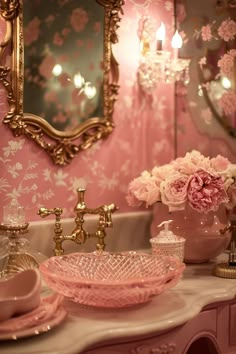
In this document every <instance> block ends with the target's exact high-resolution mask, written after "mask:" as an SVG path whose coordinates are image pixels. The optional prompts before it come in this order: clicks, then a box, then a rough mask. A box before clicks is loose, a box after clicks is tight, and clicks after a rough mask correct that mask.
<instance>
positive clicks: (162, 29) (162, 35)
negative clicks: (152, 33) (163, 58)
mask: <svg viewBox="0 0 236 354" xmlns="http://www.w3.org/2000/svg"><path fill="white" fill-rule="evenodd" d="M165 34H166V30H165V26H164V24H163V22H162V23H161V25H160V27H159V28H158V30H157V33H156V39H157V50H158V51H159V50H162V45H163V42H164V39H165Z"/></svg>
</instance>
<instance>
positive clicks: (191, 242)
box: [151, 203, 231, 263]
mask: <svg viewBox="0 0 236 354" xmlns="http://www.w3.org/2000/svg"><path fill="white" fill-rule="evenodd" d="M229 218H230V214H229V212H228V211H227V210H226V209H225V208H224V207H223V206H221V207H220V208H219V210H218V211H216V212H209V213H208V214H204V213H199V212H197V211H195V210H193V209H192V208H190V207H189V208H188V209H186V210H183V211H175V212H171V213H169V212H168V208H167V206H166V205H163V204H161V203H160V204H156V205H155V206H154V215H153V221H152V225H151V236H152V237H153V236H156V235H157V234H158V232H159V231H160V230H159V229H158V228H157V225H158V224H159V223H160V222H162V221H163V220H173V222H172V223H171V224H170V227H169V228H170V230H172V231H173V232H174V234H176V235H178V236H181V237H184V238H185V239H186V242H185V250H184V261H185V262H186V263H204V262H208V261H209V260H210V259H213V258H215V257H217V256H218V255H220V254H221V253H222V252H223V251H225V249H226V248H227V247H228V245H229V242H230V239H231V232H229V231H227V232H224V233H222V232H221V231H222V230H223V229H224V228H225V227H226V226H228V225H229V222H230V221H229Z"/></svg>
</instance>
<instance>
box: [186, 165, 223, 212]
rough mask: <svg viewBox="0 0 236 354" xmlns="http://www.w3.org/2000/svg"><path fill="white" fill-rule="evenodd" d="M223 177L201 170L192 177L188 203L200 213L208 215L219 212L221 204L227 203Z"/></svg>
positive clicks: (189, 185)
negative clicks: (211, 212)
mask: <svg viewBox="0 0 236 354" xmlns="http://www.w3.org/2000/svg"><path fill="white" fill-rule="evenodd" d="M228 200H229V198H228V197H227V194H226V191H225V189H224V182H223V179H222V177H220V176H216V175H213V174H211V173H209V172H207V171H204V170H199V171H197V172H196V173H194V175H193V176H191V177H190V181H189V184H188V202H189V204H190V206H191V207H192V208H193V209H194V210H197V211H198V212H203V213H208V212H209V211H216V210H218V208H219V206H220V204H222V203H227V202H228Z"/></svg>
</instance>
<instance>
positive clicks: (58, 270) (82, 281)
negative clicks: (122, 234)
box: [40, 252, 185, 308]
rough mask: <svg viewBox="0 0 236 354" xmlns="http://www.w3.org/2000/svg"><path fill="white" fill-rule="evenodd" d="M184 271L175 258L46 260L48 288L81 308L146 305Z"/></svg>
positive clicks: (42, 267) (93, 255)
mask: <svg viewBox="0 0 236 354" xmlns="http://www.w3.org/2000/svg"><path fill="white" fill-rule="evenodd" d="M184 268H185V265H184V263H182V262H180V261H179V260H178V259H176V258H174V257H167V256H160V255H158V256H157V255H152V254H148V253H138V252H137V253H136V252H124V253H108V252H102V253H97V252H93V253H72V254H68V255H64V256H55V257H51V258H49V259H47V260H46V261H44V262H43V263H41V265H40V271H41V273H42V275H43V278H44V280H45V282H46V283H47V285H48V286H49V287H50V288H52V289H53V290H54V291H56V292H58V293H59V294H62V295H64V296H65V297H68V298H70V299H71V300H72V301H75V302H78V303H80V304H84V305H89V306H97V307H107V308H119V307H125V306H131V305H136V304H141V303H144V302H147V301H149V300H150V299H151V298H152V297H153V296H154V295H158V294H160V293H162V292H163V291H165V290H167V289H169V288H170V287H172V286H174V285H176V283H177V282H178V280H179V279H180V277H181V275H182V272H183V270H184Z"/></svg>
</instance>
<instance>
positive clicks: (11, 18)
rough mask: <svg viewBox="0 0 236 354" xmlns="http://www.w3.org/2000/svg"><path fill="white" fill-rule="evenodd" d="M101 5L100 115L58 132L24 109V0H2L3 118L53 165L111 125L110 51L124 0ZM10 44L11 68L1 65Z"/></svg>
mask: <svg viewBox="0 0 236 354" xmlns="http://www.w3.org/2000/svg"><path fill="white" fill-rule="evenodd" d="M94 1H96V2H97V3H98V4H99V5H101V6H103V7H104V42H103V48H104V49H103V62H104V69H103V117H92V118H89V119H88V120H87V121H85V122H83V123H82V124H81V125H80V126H78V127H77V128H76V129H75V130H72V131H65V132H62V131H59V130H57V129H55V128H53V127H52V126H51V125H50V124H49V123H48V122H47V121H46V120H45V119H43V118H41V117H39V116H37V115H34V114H31V113H24V111H23V89H24V36H23V2H24V1H23V0H1V2H0V15H1V18H2V19H3V20H5V21H6V27H7V30H6V34H5V38H4V39H3V41H2V42H1V43H0V82H1V84H2V85H3V86H4V88H5V90H6V92H7V101H8V104H9V111H8V113H7V114H6V116H5V117H4V119H3V123H4V124H6V125H7V126H8V127H9V128H10V129H11V130H12V133H13V135H14V136H16V137H17V136H20V135H25V136H27V137H28V138H30V139H32V140H33V141H34V142H35V143H36V144H38V145H39V146H40V147H41V148H43V149H44V150H45V151H46V152H47V153H48V154H49V156H50V157H51V159H52V161H53V162H54V163H55V164H56V165H67V164H69V163H70V162H71V161H72V159H73V158H74V157H75V156H76V155H77V154H78V153H79V152H80V151H83V150H85V149H87V148H89V147H91V146H92V144H93V143H95V142H96V141H98V140H99V139H103V138H106V137H107V136H108V135H109V134H110V133H111V132H112V131H113V128H114V122H113V117H112V116H113V110H114V103H115V101H116V100H117V97H118V89H119V85H118V80H119V68H118V63H117V61H116V59H115V57H114V55H113V52H112V45H113V44H115V43H117V42H118V36H117V29H118V28H119V22H120V20H121V18H120V14H123V12H122V6H123V5H124V0H94ZM9 46H10V47H11V56H12V64H11V68H9V67H7V66H4V53H5V52H6V51H7V50H8V47H9Z"/></svg>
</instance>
